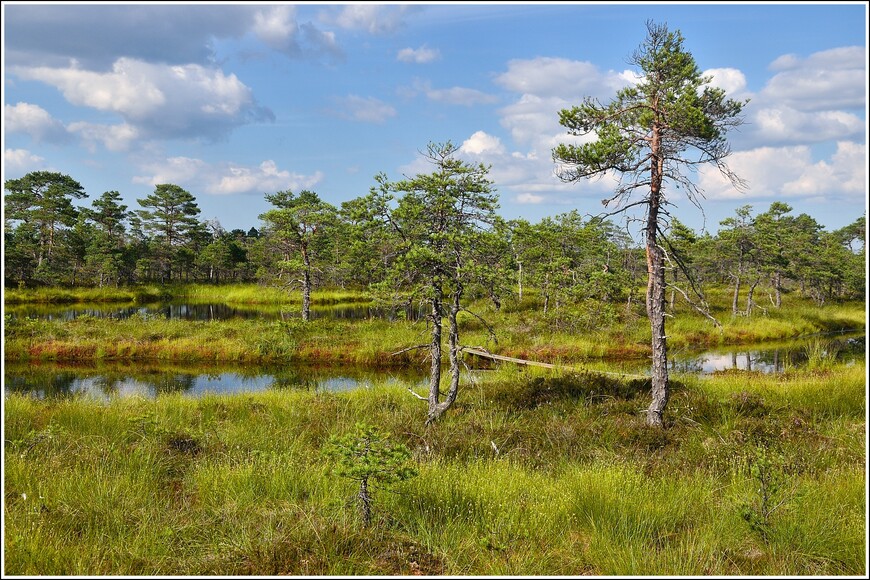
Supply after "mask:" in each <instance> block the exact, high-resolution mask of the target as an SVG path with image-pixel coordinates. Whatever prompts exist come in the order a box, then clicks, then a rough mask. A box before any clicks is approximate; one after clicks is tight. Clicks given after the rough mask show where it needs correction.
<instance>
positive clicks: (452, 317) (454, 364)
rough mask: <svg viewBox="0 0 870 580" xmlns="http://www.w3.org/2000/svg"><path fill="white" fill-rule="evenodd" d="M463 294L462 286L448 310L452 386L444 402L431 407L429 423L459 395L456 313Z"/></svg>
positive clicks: (450, 405)
mask: <svg viewBox="0 0 870 580" xmlns="http://www.w3.org/2000/svg"><path fill="white" fill-rule="evenodd" d="M461 296H462V289H461V288H460V289H459V290H457V291H456V292H455V293H454V294H453V300H452V303H451V305H450V308H449V310H448V311H447V323H448V327H447V344H448V348H449V351H448V357H449V359H450V388H449V389H448V391H447V396H446V397H445V398H444V401H443V402H440V403H437V404H436V405H435V407H434V409H432V408H431V407H430V410H429V417H428V419H427V420H426V423H427V424H428V423H431V422H432V421H435V420H437V419H438V418H439V417H440V416H441V415H443V414H444V412H445V411H447V409H449V408H450V407H452V406H453V403H454V402H456V397H457V396H458V395H459V374H460V368H459V351H460V347H459V325H458V324H457V322H456V315H457V314H459V310H460V298H461Z"/></svg>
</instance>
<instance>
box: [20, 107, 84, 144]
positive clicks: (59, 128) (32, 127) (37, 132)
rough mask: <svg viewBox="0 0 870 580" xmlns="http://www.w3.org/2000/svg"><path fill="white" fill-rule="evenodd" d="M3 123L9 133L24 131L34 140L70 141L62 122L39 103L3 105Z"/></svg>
mask: <svg viewBox="0 0 870 580" xmlns="http://www.w3.org/2000/svg"><path fill="white" fill-rule="evenodd" d="M3 124H4V127H5V129H6V130H7V131H9V132H11V133H26V134H28V135H30V137H31V138H33V140H34V141H46V142H50V143H66V142H68V141H70V135H69V133H67V130H66V128H65V127H64V126H63V123H61V122H60V121H58V120H57V119H54V118H53V117H52V116H51V114H49V112H48V111H46V110H45V109H43V108H42V107H40V106H39V105H33V104H30V103H21V102H19V103H16V104H15V105H3Z"/></svg>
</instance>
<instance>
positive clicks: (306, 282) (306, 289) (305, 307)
mask: <svg viewBox="0 0 870 580" xmlns="http://www.w3.org/2000/svg"><path fill="white" fill-rule="evenodd" d="M302 262H303V263H304V264H305V268H304V270H303V272H302V320H304V321H305V322H308V320H309V319H310V318H311V262H310V260H309V259H308V252H306V251H305V248H303V249H302Z"/></svg>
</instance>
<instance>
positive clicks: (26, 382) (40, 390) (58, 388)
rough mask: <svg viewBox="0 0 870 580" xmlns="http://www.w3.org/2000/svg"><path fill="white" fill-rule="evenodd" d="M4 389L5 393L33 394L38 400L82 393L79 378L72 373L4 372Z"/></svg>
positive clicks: (76, 374)
mask: <svg viewBox="0 0 870 580" xmlns="http://www.w3.org/2000/svg"><path fill="white" fill-rule="evenodd" d="M3 383H4V387H5V388H6V391H7V392H10V393H19V394H25V395H26V394H33V395H36V396H37V397H40V398H54V397H59V398H62V397H70V396H76V395H79V394H81V393H82V389H81V388H80V387H81V381H80V376H79V375H78V373H73V372H59V373H42V372H35V373H31V372H21V373H10V372H8V371H7V372H6V374H5V377H4V380H3Z"/></svg>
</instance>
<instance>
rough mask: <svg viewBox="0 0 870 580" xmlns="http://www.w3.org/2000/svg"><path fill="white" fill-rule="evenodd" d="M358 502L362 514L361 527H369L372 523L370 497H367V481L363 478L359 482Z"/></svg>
mask: <svg viewBox="0 0 870 580" xmlns="http://www.w3.org/2000/svg"><path fill="white" fill-rule="evenodd" d="M358 497H359V501H360V505H361V506H362V512H363V525H364V526H365V527H369V525H370V524H371V523H372V496H371V495H369V480H368V479H367V478H363V479H362V480H360V482H359V495H358Z"/></svg>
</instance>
